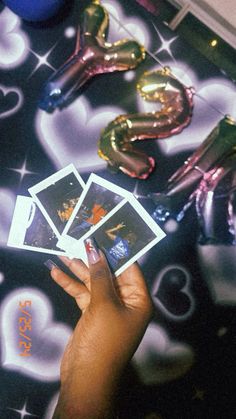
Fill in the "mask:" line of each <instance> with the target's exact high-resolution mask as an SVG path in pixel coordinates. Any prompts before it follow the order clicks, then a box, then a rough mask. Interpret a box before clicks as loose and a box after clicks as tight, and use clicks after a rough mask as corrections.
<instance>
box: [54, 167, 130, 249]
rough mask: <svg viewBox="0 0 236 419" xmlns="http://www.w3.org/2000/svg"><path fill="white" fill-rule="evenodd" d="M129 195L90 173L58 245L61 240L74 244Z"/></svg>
mask: <svg viewBox="0 0 236 419" xmlns="http://www.w3.org/2000/svg"><path fill="white" fill-rule="evenodd" d="M131 196H132V194H131V193H130V192H128V191H127V190H125V189H123V188H121V187H119V186H117V185H115V184H114V183H111V182H109V181H107V180H105V179H103V178H101V177H100V176H97V175H95V174H94V173H92V174H91V175H90V177H89V179H88V182H87V184H86V186H85V189H84V191H83V193H82V195H81V197H80V199H79V201H78V203H77V205H76V207H75V209H74V211H73V213H72V215H71V218H70V220H69V221H68V223H67V225H66V227H65V229H64V231H63V234H62V237H61V238H60V239H59V242H58V246H61V245H63V242H64V243H66V247H68V246H69V245H70V244H71V246H73V245H74V244H75V245H76V242H77V240H80V239H81V238H82V237H83V236H84V235H85V234H86V233H88V231H92V230H93V229H94V228H95V227H96V226H97V224H98V223H99V222H101V220H103V219H104V218H105V217H107V216H108V214H109V213H110V212H111V211H112V210H113V209H114V208H115V207H116V206H117V205H118V204H119V203H120V202H122V201H124V200H125V199H129V198H130V197H131Z"/></svg>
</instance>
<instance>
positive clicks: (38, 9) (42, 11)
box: [3, 0, 65, 22]
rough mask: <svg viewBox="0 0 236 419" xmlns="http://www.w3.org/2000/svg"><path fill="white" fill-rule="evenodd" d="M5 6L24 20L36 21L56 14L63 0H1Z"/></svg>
mask: <svg viewBox="0 0 236 419" xmlns="http://www.w3.org/2000/svg"><path fill="white" fill-rule="evenodd" d="M3 1H4V3H5V4H6V6H8V7H9V9H11V10H12V11H13V12H14V13H16V14H17V15H18V16H20V17H22V18H23V19H25V20H28V21H31V22H38V21H42V20H48V19H50V18H51V17H53V16H54V15H56V14H57V13H58V11H59V9H60V8H61V7H62V6H63V5H64V4H65V0H50V1H48V0H37V1H32V0H3Z"/></svg>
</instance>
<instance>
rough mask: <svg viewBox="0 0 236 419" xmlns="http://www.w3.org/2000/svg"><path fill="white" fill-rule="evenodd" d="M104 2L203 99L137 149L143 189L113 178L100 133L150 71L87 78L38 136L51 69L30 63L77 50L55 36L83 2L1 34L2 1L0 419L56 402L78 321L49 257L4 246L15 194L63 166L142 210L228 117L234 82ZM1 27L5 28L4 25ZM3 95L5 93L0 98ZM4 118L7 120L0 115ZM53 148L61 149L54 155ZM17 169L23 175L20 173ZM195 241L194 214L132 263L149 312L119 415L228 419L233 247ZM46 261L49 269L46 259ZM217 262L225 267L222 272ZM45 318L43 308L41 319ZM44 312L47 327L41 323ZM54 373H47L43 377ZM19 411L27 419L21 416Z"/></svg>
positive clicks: (154, 21) (150, 22)
mask: <svg viewBox="0 0 236 419" xmlns="http://www.w3.org/2000/svg"><path fill="white" fill-rule="evenodd" d="M109 3H110V4H112V5H113V6H114V7H115V9H116V10H118V11H119V13H121V15H119V17H120V20H121V21H122V23H123V24H124V25H126V24H127V25H128V24H129V23H130V22H132V21H134V22H135V25H136V28H138V29H140V30H141V31H142V28H143V26H142V25H144V27H145V33H146V34H148V38H149V45H148V46H147V45H146V44H145V46H146V47H147V48H148V49H149V50H150V51H152V52H154V53H155V55H156V57H157V60H160V61H161V62H162V63H164V64H165V65H170V66H171V67H173V68H175V67H178V68H179V69H181V71H179V73H178V74H179V76H181V80H182V79H183V81H184V82H185V83H186V77H188V78H189V80H191V83H192V84H193V85H194V87H195V89H196V91H197V92H198V91H199V92H201V93H202V90H201V89H203V88H204V87H205V88H206V94H205V97H206V100H205V101H201V100H200V99H199V97H195V106H194V113H193V118H192V121H191V123H190V126H189V127H188V128H186V129H185V130H184V131H183V133H181V134H179V135H178V136H176V137H173V138H171V139H168V140H164V141H166V143H163V141H162V142H158V141H153V140H151V141H143V142H140V143H139V144H137V145H136V147H138V148H140V149H142V150H145V151H146V152H147V153H148V154H149V155H152V156H153V157H154V158H155V160H156V169H155V171H154V172H153V174H152V175H151V176H150V177H149V179H148V180H145V181H136V180H135V179H131V178H129V177H127V176H126V175H124V174H122V173H118V174H117V175H114V174H111V173H110V172H109V171H108V170H107V169H106V166H105V163H104V162H103V161H102V160H101V162H100V163H98V160H96V161H95V160H94V157H93V156H94V155H96V151H97V140H98V138H99V133H100V130H101V129H102V128H105V126H106V125H107V123H108V122H109V120H111V119H113V118H114V117H115V116H117V115H118V114H119V113H121V112H122V113H129V112H136V111H138V110H140V109H141V108H140V105H139V102H138V99H137V94H136V92H135V85H136V81H137V79H138V77H139V76H140V75H141V74H142V73H143V72H144V71H145V70H147V69H153V68H160V65H159V64H158V62H155V61H154V60H153V58H151V57H147V59H146V61H145V62H144V63H142V64H141V65H140V66H139V67H138V68H137V69H136V70H135V71H134V72H132V74H131V76H132V77H131V76H130V77H129V79H127V78H126V76H125V75H124V74H122V73H114V74H109V75H104V76H99V77H97V78H95V79H94V80H92V81H91V82H90V83H89V85H88V86H86V89H84V91H83V92H82V96H81V97H79V98H78V99H77V101H79V102H78V108H76V110H75V108H74V107H73V106H74V104H71V105H70V107H69V108H67V109H65V110H63V111H61V112H60V113H59V117H58V118H57V119H55V125H53V126H54V128H55V130H56V129H57V128H58V130H59V131H57V132H56V133H55V136H56V139H55V138H54V137H53V136H52V135H51V136H50V135H49V136H48V137H47V136H46V135H44V133H43V134H42V132H41V133H40V129H39V122H38V121H39V120H40V121H41V120H42V119H40V118H44V116H43V115H42V113H43V111H39V110H38V107H37V103H38V99H39V97H40V94H41V91H42V87H43V84H44V83H45V81H46V80H47V79H48V77H49V76H50V75H51V74H52V72H53V70H52V68H50V66H49V65H41V66H39V67H38V68H37V64H38V63H39V61H38V58H37V55H35V54H38V55H41V56H43V55H45V54H46V53H47V52H49V50H50V49H51V48H53V49H52V51H51V53H50V54H49V55H48V58H47V60H48V63H50V65H51V66H53V67H54V68H55V69H57V68H58V67H59V66H60V65H61V64H63V63H64V61H65V60H66V59H67V58H68V57H69V56H70V54H71V53H72V52H73V50H74V46H75V37H74V36H72V37H66V36H65V30H66V29H67V28H74V29H76V28H77V26H78V17H79V16H80V13H81V9H82V7H83V6H84V4H85V2H83V1H77V2H72V4H71V7H70V8H68V10H67V11H66V13H64V15H63V16H62V17H60V18H57V19H54V20H52V21H51V22H50V23H47V24H44V25H33V24H29V23H26V22H23V21H20V20H19V21H18V23H17V25H18V26H17V25H16V26H15V27H14V28H10V29H9V27H7V24H6V22H7V18H6V15H4V16H3V12H4V13H6V10H7V9H6V8H4V6H3V4H2V3H1V4H0V25H1V27H2V31H1V34H0V45H1V46H2V45H4V46H5V45H6V40H7V41H9V43H8V44H7V45H8V47H7V48H5V49H3V53H2V54H1V58H0V92H1V93H2V94H1V96H0V125H1V130H0V143H1V153H0V160H1V165H0V176H1V184H0V212H1V214H0V215H1V216H0V233H1V234H0V243H1V257H0V272H1V276H0V289H1V293H0V294H1V372H0V382H1V385H0V418H1V419H5V418H6V419H15V418H16V419H17V418H22V417H23V418H24V417H30V414H31V415H36V416H37V417H40V418H44V419H47V418H49V417H51V413H50V411H51V412H52V411H53V407H51V408H50V404H51V403H52V406H53V404H55V399H54V397H55V395H56V393H57V391H58V389H59V376H58V369H59V364H60V362H59V358H60V356H58V357H57V355H58V353H59V355H60V354H62V352H63V345H64V341H65V337H66V336H67V335H68V336H69V333H70V330H69V329H67V330H65V329H63V327H62V325H63V326H65V325H66V326H67V327H69V328H70V329H72V328H73V327H74V326H75V324H76V322H77V320H78V317H79V312H78V309H77V307H76V304H75V302H74V301H72V300H71V298H70V297H69V296H67V295H65V294H64V293H63V291H62V290H60V289H59V288H58V287H57V286H56V285H55V284H54V283H53V282H52V281H51V279H50V275H49V272H48V271H47V269H46V268H45V266H44V265H43V263H44V261H45V260H47V259H48V256H47V255H46V254H37V253H35V252H26V251H20V250H15V249H12V248H9V249H8V248H7V247H6V241H7V234H8V229H9V226H10V222H11V217H12V214H13V208H14V200H15V197H16V195H18V194H22V195H28V188H29V187H31V186H33V185H34V184H36V183H38V182H39V181H41V180H43V179H45V178H46V177H47V176H49V175H51V174H52V173H54V172H55V171H57V170H59V169H61V168H62V167H64V166H66V165H67V164H68V163H71V162H73V163H74V164H75V166H76V167H77V169H78V170H79V172H80V173H81V175H82V177H83V179H84V180H85V181H86V180H87V178H88V176H89V174H90V172H92V171H94V172H96V173H97V174H99V175H100V176H103V177H104V178H106V179H108V180H111V181H113V182H114V183H116V184H117V185H120V186H122V187H125V188H126V189H128V190H130V191H133V192H134V193H135V195H136V196H138V197H139V199H140V202H141V203H142V204H143V205H144V206H145V208H146V209H147V210H148V211H149V212H152V211H153V209H154V204H153V202H152V201H151V200H150V199H147V195H148V194H149V193H150V192H158V191H161V190H162V188H163V187H164V185H165V182H166V181H167V179H168V177H169V176H170V175H171V174H172V173H173V172H174V171H175V170H176V169H177V168H178V167H179V166H181V165H182V164H183V162H184V161H185V159H186V158H187V157H188V155H189V154H190V153H191V151H192V150H193V149H195V148H196V147H197V145H198V144H200V143H201V142H202V141H203V140H204V139H205V138H206V136H207V135H208V134H209V132H210V131H211V129H212V128H213V127H214V126H215V125H216V123H217V122H218V121H219V120H220V119H221V118H222V117H223V115H224V114H226V113H230V110H231V108H232V106H233V104H234V101H235V84H234V83H233V82H232V81H230V80H227V78H226V77H225V75H224V74H223V73H222V72H221V71H220V69H219V68H216V67H215V66H213V65H212V64H210V63H209V62H208V61H207V60H206V59H205V58H204V57H203V56H201V54H200V53H199V52H197V51H196V50H194V49H193V47H191V46H190V44H188V43H187V42H186V41H183V40H182V39H181V37H178V38H177V39H176V40H175V41H173V42H172V44H171V45H170V50H169V51H168V50H167V49H165V48H164V49H161V48H162V47H164V41H165V40H171V39H173V38H174V37H175V36H176V34H175V33H173V32H171V31H170V30H169V29H168V27H166V26H165V25H163V23H162V22H161V21H160V20H159V19H158V17H156V16H154V15H151V14H149V13H148V12H146V11H145V9H144V8H142V7H141V6H139V5H137V4H136V2H135V1H133V0H132V1H131V0H130V1H129V2H127V1H125V0H124V1H123V0H121V1H119V2H117V1H112V2H111V1H110V2H109ZM120 10H121V12H120ZM8 17H9V15H8ZM135 19H138V21H137V20H135ZM10 20H11V21H13V16H10ZM137 22H138V23H137ZM14 31H15V32H16V33H18V34H20V36H24V37H25V36H26V37H27V39H28V44H27V48H26V52H27V51H28V52H27V53H25V58H24V59H22V60H21V62H20V63H19V62H17V60H15V61H14V59H13V60H12V62H11V64H6V59H5V55H6V57H8V49H9V48H12V44H11V42H13V45H14V46H15V45H16V40H14V38H12V37H11V35H12V33H14ZM109 36H110V40H111V42H113V41H114V38H116V39H120V38H121V37H124V33H122V31H120V28H118V27H117V26H115V23H114V21H113V22H112V21H111V24H110V32H109ZM126 36H127V37H129V35H127V34H126ZM24 39H25V38H24ZM108 39H109V38H108ZM10 41H11V42H10ZM14 42H15V43H14ZM18 42H19V41H18V40H17V45H19V43H18ZM4 51H5V52H4ZM6 51H7V52H6ZM14 51H15V52H14V53H15V54H16V50H14ZM32 51H33V52H32ZM157 51H159V52H157ZM4 53H5V55H4ZM6 89H10V90H9V91H12V90H13V93H11V94H9V93H8V94H6ZM16 89H20V90H21V92H22V95H23V98H24V100H23V103H22V105H21V106H20V108H19V109H18V110H17V111H15V112H12V113H10V114H9V115H8V116H6V110H11V109H13V108H14V107H15V105H16V103H17V101H18V100H19V98H18V94H17V93H16ZM223 92H224V93H223ZM81 98H82V100H86V104H87V105H86V106H87V110H86V111H87V120H85V119H84V120H82V116H81V115H83V112H85V111H84V108H83V103H84V102H80V100H81ZM213 106H214V108H216V110H215V109H213ZM114 107H116V108H115V109H114ZM105 108H106V109H105ZM101 109H102V111H103V112H105V110H106V112H108V109H109V110H110V111H111V112H113V113H114V116H112V117H108V116H103V115H105V114H101ZM76 112H77V113H76ZM4 113H5V116H4V117H3V116H1V115H3V114H4ZM52 118H54V115H49V116H48V119H46V124H48V126H49V125H50V123H51V121H52V120H53V121H54V119H52ZM109 118H110V119H109ZM65 120H66V121H67V123H68V124H67V126H65V123H64V122H65ZM83 121H84V122H83ZM53 124H54V122H53ZM63 129H64V131H63ZM67 129H68V131H67ZM60 132H61V137H62V139H61V138H60V135H59V133H60ZM70 135H71V137H70ZM49 137H50V139H49ZM177 137H178V138H177ZM59 139H60V140H61V141H64V143H63V144H64V150H65V151H64V153H62V151H61V150H62V148H61V146H60V144H59ZM165 144H168V147H169V148H168V149H166V148H165V147H166V146H165ZM73 151H74V152H73ZM71 159H73V161H71ZM24 162H25V165H26V166H25V168H26V169H27V171H28V173H27V172H26V173H23V171H22V170H21V169H22V168H23V163H24ZM82 163H83V164H82ZM19 170H20V172H19ZM219 222H221V220H220V216H219ZM198 237H199V226H198V223H197V219H196V214H195V210H194V207H192V208H191V209H190V210H189V211H188V213H187V215H186V217H185V218H184V220H183V221H182V222H181V224H179V225H178V226H177V229H176V230H175V231H173V232H170V233H169V234H168V235H167V237H166V238H165V239H163V240H162V241H161V242H160V243H159V244H158V245H157V246H155V248H154V249H152V250H151V251H150V252H148V254H147V255H146V256H144V257H143V258H142V259H141V261H140V263H141V266H142V269H143V271H144V274H145V276H146V279H147V282H148V286H149V288H150V291H151V293H152V296H153V300H154V304H155V308H156V311H155V316H154V319H153V321H152V324H151V325H150V329H149V331H150V332H148V334H147V335H146V337H145V338H144V340H143V343H142V344H141V348H143V352H142V354H141V355H140V356H139V357H137V358H136V362H132V363H131V365H130V368H129V370H128V371H127V374H125V377H124V382H123V385H122V389H121V395H120V401H119V405H120V417H121V418H127V419H132V418H135V419H137V418H140V419H141V418H148V417H149V418H162V419H188V418H189V419H190V418H191V419H192V418H196V419H200V418H203V419H205V418H221V419H231V418H232V419H233V418H235V416H236V412H235V410H234V408H235V396H234V384H235V383H234V373H235V340H234V338H235V298H234V293H227V292H226V291H227V289H228V284H229V281H231V283H232V289H233V290H234V292H235V284H234V280H235V248H234V247H233V246H230V247H227V248H225V247H219V246H218V247H217V246H216V247H214V248H213V249H212V247H211V246H201V245H199V244H198ZM200 253H201V255H202V256H201V258H200V257H199V254H200ZM213 253H214V255H215V256H214V257H212V254H213ZM217 255H220V258H219V257H218V256H217ZM54 260H55V261H56V263H59V262H58V260H57V258H56V257H55V258H54ZM220 260H221V261H222V260H223V261H224V260H225V261H226V260H227V269H226V267H225V264H224V263H223V262H222V264H223V265H224V266H222V264H220V262H219V261H220ZM210 262H211V263H210ZM215 266H216V267H217V268H215ZM215 269H216V270H215ZM218 271H219V275H218V274H217V272H218ZM218 276H219V277H218ZM216 279H217V280H219V281H220V284H221V292H219V293H217V294H216V292H215V286H214V285H215V282H214V281H215V280H216ZM22 290H26V292H27V295H28V299H29V300H31V301H32V305H33V307H34V312H33V314H34V318H33V323H32V332H31V337H32V356H31V357H29V358H28V359H27V360H25V359H24V360H21V361H22V363H19V362H20V361H19V354H18V351H19V349H18V342H19V331H18V325H17V321H16V319H17V317H18V316H19V315H20V313H19V308H18V305H17V303H16V299H15V298H17V297H15V295H16V296H17V295H19V298H21V295H22V294H21V293H22ZM38 291H40V292H41V293H42V301H43V303H42V304H41V305H37V304H38V303H37V302H36V299H35V295H36V293H37V292H38ZM13 293H14V294H13ZM8 304H9V305H8ZM7 308H8V311H7ZM47 310H51V318H50V315H49V311H47ZM6 313H7V317H6ZM43 313H44V314H45V313H46V316H47V320H46V323H45V324H44V326H41V323H40V322H41V320H42V318H43ZM51 323H58V324H59V325H58V327H59V329H58V333H57V338H54V342H53V345H52V342H51V341H50V333H49V332H48V327H49V325H51ZM54 329H55V325H54ZM55 345H57V351H55ZM6 359H8V363H6ZM23 361H24V363H23ZM27 362H28V364H27ZM54 364H55V370H53V371H52V372H50V368H51V367H52V366H54ZM29 366H32V369H30V367H29ZM49 367H50V368H49ZM53 400H54V401H53ZM24 406H25V409H26V412H28V415H27V414H26V413H22V412H23V407H24ZM20 412H21V413H20ZM151 414H152V415H153V416H151ZM32 417H33V416H32Z"/></svg>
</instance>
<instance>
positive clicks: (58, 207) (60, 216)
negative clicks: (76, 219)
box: [29, 164, 85, 237]
mask: <svg viewBox="0 0 236 419" xmlns="http://www.w3.org/2000/svg"><path fill="white" fill-rule="evenodd" d="M84 187H85V184H84V181H83V179H82V178H81V176H80V175H79V173H78V172H77V170H76V169H75V167H74V165H73V164H70V165H69V166H66V167H65V168H63V169H61V170H59V171H58V172H56V173H54V174H53V175H51V176H49V177H48V178H47V179H45V180H43V181H42V182H39V183H38V184H37V185H35V186H33V187H31V188H29V193H30V194H31V196H32V197H33V199H34V201H35V202H36V203H37V205H38V207H39V209H40V210H41V211H42V213H43V215H44V216H45V218H46V220H47V221H48V223H49V225H50V226H51V228H52V230H53V231H54V233H55V234H56V236H57V237H59V236H60V234H61V233H62V232H63V230H64V229H65V226H66V224H67V222H68V220H69V219H70V216H71V214H72V212H73V209H74V207H75V206H76V204H77V202H78V200H79V198H80V196H81V194H82V192H83V189H84Z"/></svg>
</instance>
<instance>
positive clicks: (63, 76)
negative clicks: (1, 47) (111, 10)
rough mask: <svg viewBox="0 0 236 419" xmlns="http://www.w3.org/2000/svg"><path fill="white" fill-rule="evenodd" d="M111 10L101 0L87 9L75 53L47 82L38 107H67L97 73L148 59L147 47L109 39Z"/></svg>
mask: <svg viewBox="0 0 236 419" xmlns="http://www.w3.org/2000/svg"><path fill="white" fill-rule="evenodd" d="M108 25H109V17H108V13H107V11H106V10H105V8H104V7H102V6H101V4H100V2H99V1H98V0H93V1H92V2H91V3H90V4H89V5H88V6H87V7H86V8H85V10H84V12H83V13H82V17H81V24H80V29H79V31H78V35H77V45H76V49H75V52H74V53H73V55H72V56H71V57H70V58H69V59H68V60H67V61H66V62H65V63H64V64H63V65H62V67H61V68H59V70H57V71H56V72H55V73H54V74H53V75H52V76H51V77H50V78H49V80H48V82H47V83H46V85H45V87H44V89H43V92H42V96H41V99H40V102H39V107H40V108H42V109H44V110H46V111H48V112H49V111H53V110H54V109H55V108H57V107H59V108H61V107H63V106H66V105H67V104H68V103H70V102H71V101H72V100H73V99H74V97H75V96H76V93H77V91H78V90H79V89H80V88H81V87H82V86H83V85H84V84H85V83H86V82H87V81H88V80H89V79H91V78H92V77H94V76H95V75H97V74H103V73H111V72H114V71H126V70H130V69H133V68H135V67H136V66H137V65H138V64H139V63H140V62H142V61H143V60H144V59H145V49H144V47H143V46H141V45H140V44H139V43H138V42H136V41H135V40H128V39H122V40H119V41H117V42H114V43H113V44H111V43H108V42H106V35H107V30H108Z"/></svg>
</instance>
